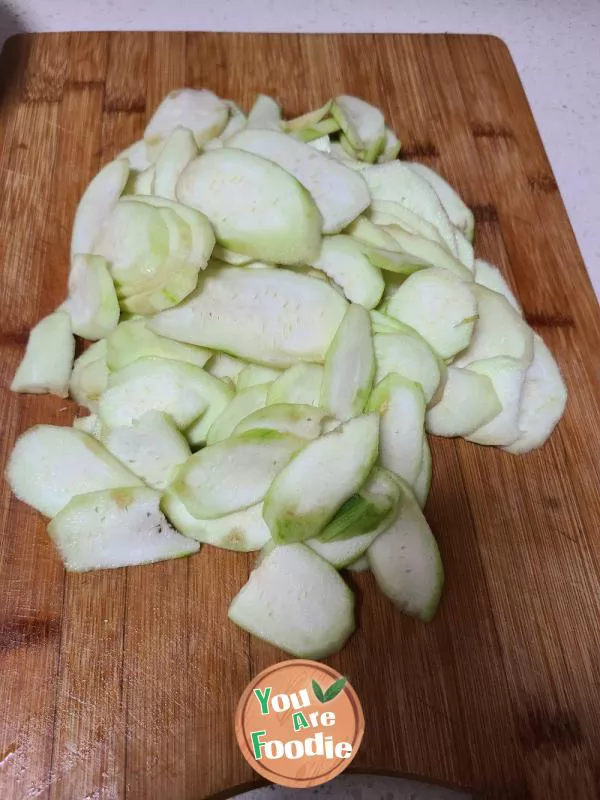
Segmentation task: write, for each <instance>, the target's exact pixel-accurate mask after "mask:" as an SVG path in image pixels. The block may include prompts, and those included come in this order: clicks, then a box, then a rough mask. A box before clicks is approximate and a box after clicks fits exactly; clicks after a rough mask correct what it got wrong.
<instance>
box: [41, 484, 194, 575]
mask: <svg viewBox="0 0 600 800" xmlns="http://www.w3.org/2000/svg"><path fill="white" fill-rule="evenodd" d="M159 500H160V495H159V494H158V493H157V492H154V491H153V490H152V489H148V488H146V487H134V488H118V489H112V490H109V491H97V492H92V493H90V494H84V495H81V496H79V497H74V498H73V499H72V500H71V501H70V502H69V504H68V505H67V506H65V508H63V509H62V511H60V513H59V514H58V515H57V516H56V517H54V519H53V520H52V522H51V523H50V524H49V525H48V533H49V534H50V537H51V538H52V540H53V541H54V544H55V545H56V547H57V548H58V551H59V552H60V555H61V557H62V559H63V561H64V562H65V567H66V568H67V569H68V570H69V571H72V572H86V571H87V570H92V569H111V568H115V567H127V566H133V565H135V564H151V563H153V562H155V561H164V560H165V559H169V558H180V557H182V556H187V555H190V554H191V553H195V552H197V551H198V550H199V549H200V546H199V545H198V543H197V542H194V541H193V540H192V539H188V538H187V537H185V536H181V535H180V534H179V533H177V531H175V530H173V528H171V526H170V525H169V523H168V521H167V519H166V518H165V516H164V515H163V514H162V513H161V511H160V508H159Z"/></svg>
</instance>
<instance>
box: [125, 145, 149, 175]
mask: <svg viewBox="0 0 600 800" xmlns="http://www.w3.org/2000/svg"><path fill="white" fill-rule="evenodd" d="M119 159H126V160H127V161H129V166H130V167H131V169H132V170H135V171H136V172H143V171H144V170H145V169H148V167H151V166H152V162H151V161H150V160H149V159H148V153H147V152H146V142H145V141H144V140H143V139H138V141H137V142H134V143H133V144H132V145H130V146H129V147H127V148H126V149H125V150H123V151H122V152H121V153H119V155H118V157H117V160H119Z"/></svg>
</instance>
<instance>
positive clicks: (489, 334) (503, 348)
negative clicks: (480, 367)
mask: <svg viewBox="0 0 600 800" xmlns="http://www.w3.org/2000/svg"><path fill="white" fill-rule="evenodd" d="M471 288H472V292H473V294H474V296H475V298H476V300H477V322H476V323H475V330H474V331H473V337H472V339H471V342H470V344H469V347H468V348H467V349H466V350H465V351H464V352H463V353H460V355H459V356H458V358H457V359H456V361H455V362H454V363H455V364H456V366H457V367H467V366H468V365H469V364H471V363H472V362H473V361H482V360H483V359H486V358H494V357H495V356H510V357H511V358H515V359H517V361H520V362H521V364H523V366H524V367H525V368H527V367H528V366H529V365H530V364H531V359H532V358H533V333H532V330H531V328H530V327H529V325H528V324H527V323H526V322H525V320H524V319H523V318H522V317H521V316H520V314H519V313H518V312H517V311H515V309H514V308H513V307H512V306H511V304H510V303H509V302H508V300H507V299H506V297H504V296H503V295H501V294H498V292H493V291H491V290H490V289H486V288H485V286H478V285H477V284H476V283H475V284H473V285H472V287H471Z"/></svg>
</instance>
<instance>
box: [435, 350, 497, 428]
mask: <svg viewBox="0 0 600 800" xmlns="http://www.w3.org/2000/svg"><path fill="white" fill-rule="evenodd" d="M501 411H502V406H501V404H500V401H499V400H498V395H497V394H496V390H495V389H494V384H493V383H492V381H491V380H490V378H489V377H488V376H487V375H480V374H478V373H477V372H471V371H470V370H468V369H462V368H460V367H455V366H450V367H448V372H447V375H446V382H445V384H444V391H443V393H442V396H441V398H440V400H439V402H438V403H436V405H435V406H434V407H433V408H430V409H429V411H428V412H427V416H426V418H425V427H426V428H427V432H428V433H432V434H434V436H467V435H468V434H469V433H473V431H475V430H477V429H478V428H481V427H482V426H483V425H486V424H487V423H488V422H490V421H491V420H492V419H494V417H495V416H497V415H498V414H499V413H500V412H501Z"/></svg>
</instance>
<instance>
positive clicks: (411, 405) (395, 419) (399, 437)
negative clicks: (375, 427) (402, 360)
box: [369, 373, 425, 485]
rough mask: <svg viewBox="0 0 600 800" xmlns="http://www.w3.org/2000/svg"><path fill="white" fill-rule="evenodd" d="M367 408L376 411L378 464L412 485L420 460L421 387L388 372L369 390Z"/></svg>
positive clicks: (422, 419) (419, 468)
mask: <svg viewBox="0 0 600 800" xmlns="http://www.w3.org/2000/svg"><path fill="white" fill-rule="evenodd" d="M369 411H375V412H377V413H379V414H380V426H379V460H380V462H381V465H382V466H383V467H385V468H386V469H389V470H391V471H392V472H395V473H396V475H399V476H400V477H401V478H403V479H404V480H405V481H407V482H408V483H410V484H411V485H413V484H414V483H415V481H416V480H417V477H418V475H419V473H420V471H421V467H422V464H423V437H424V431H423V424H424V421H425V397H424V395H423V390H422V389H421V387H420V386H419V385H418V384H416V383H413V382H412V381H409V380H407V379H406V378H403V377H401V376H400V375H397V374H396V373H390V374H389V375H387V376H386V377H385V378H384V379H383V380H382V381H381V383H378V384H377V386H376V387H375V389H374V390H373V394H372V395H371V399H370V400H369Z"/></svg>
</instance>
